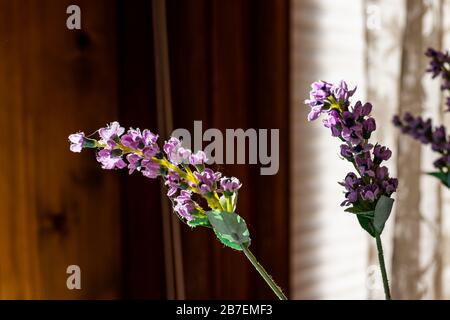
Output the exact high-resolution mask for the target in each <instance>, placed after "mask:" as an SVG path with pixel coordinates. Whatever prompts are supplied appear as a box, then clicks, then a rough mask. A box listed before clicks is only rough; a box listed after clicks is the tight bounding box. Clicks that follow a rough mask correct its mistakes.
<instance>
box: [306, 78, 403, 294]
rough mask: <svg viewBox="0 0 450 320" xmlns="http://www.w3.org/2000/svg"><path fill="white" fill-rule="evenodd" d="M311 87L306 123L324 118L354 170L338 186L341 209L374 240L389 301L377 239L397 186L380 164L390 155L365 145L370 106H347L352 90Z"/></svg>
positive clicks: (369, 132) (372, 126)
mask: <svg viewBox="0 0 450 320" xmlns="http://www.w3.org/2000/svg"><path fill="white" fill-rule="evenodd" d="M311 88H312V90H311V91H310V98H309V99H308V100H305V103H306V104H308V105H309V107H310V108H311V110H310V112H309V114H308V121H312V120H316V119H317V118H319V116H320V115H321V114H323V115H324V119H323V124H324V126H325V127H326V128H328V129H330V131H331V135H332V136H333V137H337V138H338V139H340V140H341V141H342V144H341V146H340V155H341V157H342V158H344V159H346V160H348V161H349V162H351V163H352V164H353V166H354V168H355V170H356V172H349V173H348V174H347V175H346V177H345V179H344V181H343V182H340V183H339V184H340V185H342V186H343V187H344V189H345V192H344V194H345V200H344V201H343V202H342V203H341V206H347V207H349V208H347V209H346V210H345V211H347V212H350V213H353V214H356V216H357V218H358V221H359V223H360V225H361V226H362V227H363V228H364V229H365V230H366V231H367V232H368V233H369V234H370V235H371V236H373V237H374V238H376V243H377V249H378V253H379V261H380V269H381V274H382V277H383V285H384V291H385V295H386V299H390V290H389V284H388V279H387V272H386V268H385V263H384V256H383V250H382V246H381V237H380V236H381V233H382V231H383V229H384V225H385V223H386V220H387V219H388V217H389V214H390V212H391V209H392V205H393V202H394V200H393V199H392V198H391V195H392V194H393V193H394V192H395V191H396V190H397V186H398V181H397V179H396V178H391V177H390V176H389V170H388V168H387V167H385V166H382V165H381V164H382V162H383V161H386V160H388V159H389V158H390V157H391V155H392V152H391V151H390V150H389V149H388V148H387V147H385V146H382V145H379V144H375V146H374V145H372V144H370V143H369V139H370V137H371V135H372V133H373V132H374V131H375V129H376V122H375V119H374V118H372V117H371V116H370V113H371V111H372V105H371V104H370V103H365V104H362V103H361V102H360V101H358V102H356V103H355V104H354V105H352V104H351V101H350V98H351V97H352V96H353V94H354V93H355V91H356V87H355V88H354V89H349V88H348V86H347V83H346V82H345V81H340V82H339V83H338V84H332V83H329V82H326V81H317V82H314V83H313V84H312V85H311Z"/></svg>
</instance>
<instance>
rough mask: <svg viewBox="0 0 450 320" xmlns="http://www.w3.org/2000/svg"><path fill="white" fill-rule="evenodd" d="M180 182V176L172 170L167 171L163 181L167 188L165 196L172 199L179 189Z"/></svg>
mask: <svg viewBox="0 0 450 320" xmlns="http://www.w3.org/2000/svg"><path fill="white" fill-rule="evenodd" d="M180 181H181V179H180V175H179V174H178V173H177V172H175V171H173V170H169V173H168V174H167V176H166V181H165V185H166V186H168V187H169V190H168V191H167V196H169V197H172V196H173V195H174V194H175V193H176V192H177V190H178V188H180Z"/></svg>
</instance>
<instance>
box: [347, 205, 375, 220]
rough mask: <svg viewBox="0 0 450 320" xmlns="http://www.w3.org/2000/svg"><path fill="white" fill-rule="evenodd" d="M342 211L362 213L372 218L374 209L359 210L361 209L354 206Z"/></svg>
mask: <svg viewBox="0 0 450 320" xmlns="http://www.w3.org/2000/svg"><path fill="white" fill-rule="evenodd" d="M344 211H345V212H350V213H353V214H359V215H363V216H367V217H372V218H373V215H374V213H375V211H374V210H370V211H364V210H361V209H358V208H355V207H351V208H347V209H345V210H344Z"/></svg>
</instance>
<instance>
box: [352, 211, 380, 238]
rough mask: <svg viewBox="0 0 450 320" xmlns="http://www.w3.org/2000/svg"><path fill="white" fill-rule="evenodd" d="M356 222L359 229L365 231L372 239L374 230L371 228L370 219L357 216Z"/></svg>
mask: <svg viewBox="0 0 450 320" xmlns="http://www.w3.org/2000/svg"><path fill="white" fill-rule="evenodd" d="M356 217H357V218H358V222H359V224H360V225H361V227H362V228H363V229H364V230H366V231H367V232H368V233H369V234H370V235H371V236H372V237H374V238H375V235H376V234H375V228H374V227H373V223H372V221H373V220H372V218H368V217H366V216H362V215H357V216H356Z"/></svg>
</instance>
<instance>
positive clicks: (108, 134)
mask: <svg viewBox="0 0 450 320" xmlns="http://www.w3.org/2000/svg"><path fill="white" fill-rule="evenodd" d="M124 132H125V128H123V127H121V126H120V124H119V123H118V122H117V121H114V122H111V123H110V124H109V125H108V126H107V127H106V128H101V129H99V130H98V134H99V135H100V137H101V140H100V143H103V144H106V145H108V146H110V147H114V146H115V145H116V141H115V140H116V139H118V138H119V137H120V136H121V135H122V134H123V133H124Z"/></svg>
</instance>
